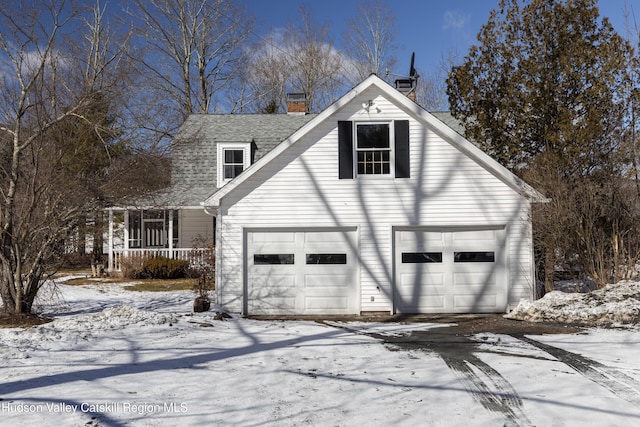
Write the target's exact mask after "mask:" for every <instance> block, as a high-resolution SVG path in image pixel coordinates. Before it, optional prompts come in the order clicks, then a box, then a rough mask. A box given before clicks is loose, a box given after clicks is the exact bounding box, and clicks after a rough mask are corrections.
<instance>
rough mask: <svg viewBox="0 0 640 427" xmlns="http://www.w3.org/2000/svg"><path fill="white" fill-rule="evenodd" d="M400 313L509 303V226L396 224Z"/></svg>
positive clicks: (488, 308)
mask: <svg viewBox="0 0 640 427" xmlns="http://www.w3.org/2000/svg"><path fill="white" fill-rule="evenodd" d="M395 265H396V287H395V292H394V304H395V309H396V311H397V312H399V313H483V312H484V313H495V312H503V311H505V310H506V307H507V281H506V277H507V274H506V250H505V230H504V229H481V230H444V231H439V230H397V231H396V232H395Z"/></svg>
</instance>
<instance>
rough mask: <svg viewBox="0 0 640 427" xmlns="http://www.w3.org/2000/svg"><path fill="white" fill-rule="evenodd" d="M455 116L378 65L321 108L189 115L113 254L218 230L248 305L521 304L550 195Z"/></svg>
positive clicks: (231, 290)
mask: <svg viewBox="0 0 640 427" xmlns="http://www.w3.org/2000/svg"><path fill="white" fill-rule="evenodd" d="M292 110H293V111H304V109H298V110H295V109H293V108H290V111H292ZM450 119H451V116H450V115H448V114H432V113H429V112H427V111H425V110H424V109H422V108H421V107H420V106H419V105H417V104H416V103H415V102H413V101H412V100H411V99H409V98H408V97H407V96H405V94H404V93H402V92H400V91H398V90H397V89H395V88H394V87H392V86H390V85H389V84H387V83H386V82H384V81H383V80H382V79H380V78H378V77H377V76H375V75H371V76H370V77H368V78H367V79H366V80H364V81H363V82H362V83H360V84H359V85H357V86H356V87H354V88H353V89H352V90H350V91H349V92H348V93H347V94H346V95H344V96H343V97H342V98H340V99H339V100H338V101H336V102H335V103H334V104H332V105H331V106H329V107H328V108H327V109H326V110H324V111H323V112H322V113H320V114H318V115H309V114H304V113H292V114H291V113H290V114H286V115H284V114H283V115H266V114H261V115H194V116H191V117H190V118H189V119H188V120H187V121H186V122H185V124H184V125H183V127H182V130H181V132H180V135H179V137H178V143H177V144H176V151H175V152H174V158H173V171H172V187H171V188H170V189H169V190H168V191H167V192H165V193H164V194H163V195H162V198H161V201H159V202H158V203H156V204H154V206H155V207H153V206H151V205H148V206H146V207H142V208H141V209H138V210H137V211H136V210H132V209H131V207H129V208H127V209H124V211H125V212H126V214H125V220H124V222H125V225H124V227H123V228H124V229H125V231H126V232H127V234H128V236H125V238H124V241H125V242H126V244H125V248H121V249H119V250H118V251H115V250H113V251H112V252H113V254H112V257H116V255H118V254H120V255H121V254H125V253H128V252H127V251H132V250H146V249H147V248H149V249H153V246H150V245H153V244H156V247H157V248H160V249H161V250H164V251H166V253H168V254H169V255H170V256H182V255H181V253H180V252H179V251H181V250H182V251H188V250H187V248H188V247H190V246H191V245H190V241H192V240H193V238H194V237H195V236H196V235H204V236H207V237H210V238H213V239H215V251H216V292H217V294H218V295H217V297H218V302H219V303H220V304H221V305H222V306H223V307H224V308H225V309H227V310H229V311H232V312H239V313H243V314H246V315H255V314H275V315H279V314H302V315H305V314H309V315H322V314H360V313H366V312H385V313H467V312H469V313H471V312H474V313H478V312H505V311H508V310H509V308H510V307H512V306H514V305H515V304H517V303H518V302H519V300H520V299H522V298H525V299H531V298H533V295H534V287H535V286H534V280H535V278H534V276H535V274H534V260H533V244H532V230H531V217H530V213H531V204H532V203H536V202H542V201H544V197H543V196H542V195H541V194H540V193H538V192H537V191H536V190H534V189H533V188H531V187H530V186H529V185H527V184H526V183H524V182H523V181H522V180H520V179H519V178H517V177H516V176H515V175H513V174H512V173H511V172H509V171H508V170H507V169H506V168H504V167H503V166H501V165H500V164H498V163H497V162H496V161H494V160H493V159H491V158H490V157H489V156H488V155H486V154H485V153H484V152H482V151H481V150H479V149H478V148H477V147H476V146H475V145H474V144H472V143H470V142H469V141H467V140H466V139H465V138H464V137H462V136H461V135H460V134H459V133H458V132H456V130H454V128H453V127H455V126H454V125H452V126H453V127H450V126H449V125H447V124H446V123H445V122H451V123H454V122H453V121H451V120H450ZM132 217H135V221H132V219H131V218H132ZM147 217H148V218H147ZM160 217H162V218H160ZM154 233H155V234H154ZM132 235H134V237H135V239H132ZM131 242H134V243H135V244H136V245H137V246H136V248H133V247H132V246H131V244H130V243H131ZM116 252H117V254H116ZM120 255H118V256H120ZM112 267H113V265H112Z"/></svg>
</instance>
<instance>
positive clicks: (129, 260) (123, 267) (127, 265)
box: [120, 256, 147, 279]
mask: <svg viewBox="0 0 640 427" xmlns="http://www.w3.org/2000/svg"><path fill="white" fill-rule="evenodd" d="M146 260H147V258H146V257H141V256H128V257H122V259H121V260H120V274H121V275H122V277H124V278H125V279H142V277H143V273H142V268H143V265H144V262H145V261H146Z"/></svg>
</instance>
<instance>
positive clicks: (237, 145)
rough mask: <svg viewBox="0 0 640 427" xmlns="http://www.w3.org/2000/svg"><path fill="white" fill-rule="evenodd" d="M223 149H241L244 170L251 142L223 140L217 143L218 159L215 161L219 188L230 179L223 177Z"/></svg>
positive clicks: (248, 159)
mask: <svg viewBox="0 0 640 427" xmlns="http://www.w3.org/2000/svg"><path fill="white" fill-rule="evenodd" d="M224 150H242V151H243V156H242V160H243V161H242V163H243V164H242V170H246V169H247V168H248V167H249V165H250V158H251V144H250V143H248V142H223V143H219V144H218V161H217V163H218V164H217V165H216V166H217V184H218V185H217V187H218V188H220V187H222V186H224V185H225V184H226V183H228V182H229V181H231V178H230V179H224Z"/></svg>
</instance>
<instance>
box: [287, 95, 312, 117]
mask: <svg viewBox="0 0 640 427" xmlns="http://www.w3.org/2000/svg"><path fill="white" fill-rule="evenodd" d="M287 114H307V97H306V96H305V94H304V93H288V94H287Z"/></svg>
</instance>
